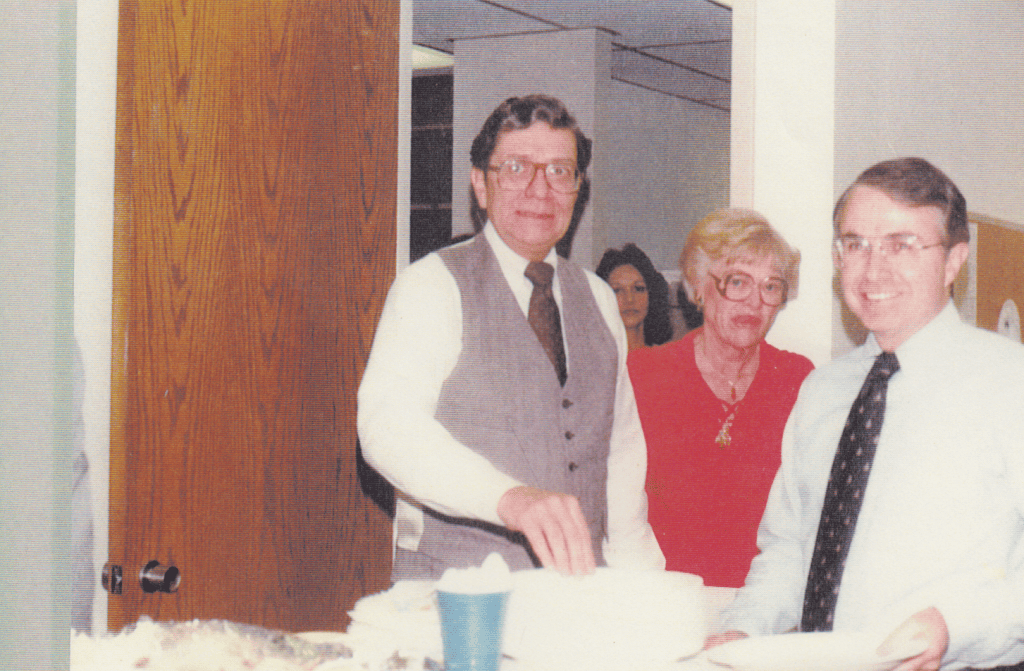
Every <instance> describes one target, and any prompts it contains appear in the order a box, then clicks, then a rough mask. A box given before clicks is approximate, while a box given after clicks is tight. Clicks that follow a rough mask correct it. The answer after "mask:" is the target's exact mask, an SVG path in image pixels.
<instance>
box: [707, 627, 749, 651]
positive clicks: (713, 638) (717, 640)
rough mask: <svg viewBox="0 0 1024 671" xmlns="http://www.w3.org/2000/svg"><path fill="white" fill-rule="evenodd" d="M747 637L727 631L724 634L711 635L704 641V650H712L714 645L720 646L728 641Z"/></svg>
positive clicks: (736, 632)
mask: <svg viewBox="0 0 1024 671" xmlns="http://www.w3.org/2000/svg"><path fill="white" fill-rule="evenodd" d="M746 637H747V635H746V634H744V633H743V632H742V631H727V632H725V633H724V634H711V635H710V636H708V637H707V638H705V639H704V649H705V650H707V649H708V648H713V647H715V646H716V645H722V644H723V643H728V642H730V641H738V640H740V639H741V638H746Z"/></svg>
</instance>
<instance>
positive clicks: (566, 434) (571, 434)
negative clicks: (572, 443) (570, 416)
mask: <svg viewBox="0 0 1024 671" xmlns="http://www.w3.org/2000/svg"><path fill="white" fill-rule="evenodd" d="M575 435H576V434H575V433H573V432H572V431H566V432H565V439H566V440H572V438H573V436H575Z"/></svg>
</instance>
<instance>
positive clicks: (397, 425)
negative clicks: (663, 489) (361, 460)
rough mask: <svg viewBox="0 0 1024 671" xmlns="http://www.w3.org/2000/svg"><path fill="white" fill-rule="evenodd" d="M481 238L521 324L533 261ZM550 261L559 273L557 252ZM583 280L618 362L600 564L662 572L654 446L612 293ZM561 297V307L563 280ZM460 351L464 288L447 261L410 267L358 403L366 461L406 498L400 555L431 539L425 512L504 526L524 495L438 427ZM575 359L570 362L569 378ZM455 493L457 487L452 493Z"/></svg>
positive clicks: (393, 292)
mask: <svg viewBox="0 0 1024 671" xmlns="http://www.w3.org/2000/svg"><path fill="white" fill-rule="evenodd" d="M484 235H485V236H487V241H488V242H489V243H490V245H491V248H492V250H493V251H494V254H495V256H496V257H497V259H498V265H499V266H500V268H501V271H502V274H503V275H504V276H505V279H506V281H507V282H508V284H509V287H510V288H511V289H512V293H513V294H514V295H515V298H516V300H517V302H518V303H519V306H520V308H521V309H522V310H523V314H524V317H525V315H526V314H527V312H528V310H529V301H530V294H531V293H532V291H533V285H532V284H531V283H530V281H529V280H528V279H527V278H526V277H525V276H524V274H523V272H524V271H525V269H526V265H527V263H528V261H527V260H526V259H524V258H522V257H520V256H519V255H518V254H516V253H515V252H513V251H512V250H511V249H510V248H509V247H508V246H507V245H506V244H505V243H504V242H503V241H502V240H501V238H500V237H499V236H498V234H497V232H496V231H495V230H494V227H493V225H491V224H489V223H488V224H487V226H486V227H485V228H484ZM545 260H546V261H547V262H548V263H550V264H552V265H556V264H557V263H558V258H557V255H556V254H555V253H554V251H552V252H551V253H550V254H549V255H548V257H547V259H545ZM587 279H588V281H589V283H590V287H591V290H592V291H593V294H594V297H595V299H596V302H597V305H598V308H599V309H600V311H601V315H602V317H603V318H604V320H605V322H606V323H607V324H608V327H609V329H610V331H611V333H612V334H613V336H614V338H615V342H616V346H617V348H618V351H619V366H618V379H617V381H616V394H615V409H614V413H615V417H614V424H613V427H612V435H611V440H610V453H609V457H608V482H607V500H608V525H607V529H608V537H607V538H606V539H604V541H603V551H604V557H605V560H606V562H607V563H608V565H609V566H620V567H636V568H663V567H664V557H663V555H662V553H661V549H660V548H659V547H658V544H657V541H656V539H655V538H654V534H653V532H652V530H651V528H650V525H649V524H648V523H647V497H646V494H645V493H644V481H645V478H646V474H647V447H646V443H645V441H644V435H643V429H642V428H641V426H640V420H639V417H638V415H637V411H636V402H635V400H634V398H633V388H632V385H631V384H630V382H629V377H628V373H627V371H626V355H627V351H628V350H627V345H626V334H625V329H624V327H623V325H622V321H621V318H620V317H619V311H618V304H617V302H616V299H615V295H614V293H613V292H612V291H611V289H610V287H608V285H607V284H606V283H605V282H604V281H602V280H601V279H600V278H598V277H597V276H596V275H594V274H593V273H590V272H588V273H587ZM553 293H554V296H555V301H556V303H558V305H559V307H561V300H562V297H561V288H560V286H559V282H558V275H557V273H556V274H555V281H554V286H553ZM461 351H462V304H461V295H460V292H459V288H458V285H457V284H456V282H455V279H454V277H452V275H451V273H450V272H449V271H448V269H447V267H446V266H445V265H444V262H443V261H442V260H441V258H440V257H439V256H437V255H435V254H431V255H428V256H426V257H425V258H423V259H420V260H419V261H417V262H416V263H414V264H412V265H410V266H409V267H408V268H406V269H405V270H404V271H403V272H402V273H401V274H400V275H399V276H398V278H397V279H396V280H395V282H394V284H393V285H392V286H391V289H390V291H389V292H388V297H387V300H386V302H385V304H384V311H383V314H382V315H381V319H380V323H379V324H378V326H377V332H376V335H375V337H374V342H373V348H372V350H371V352H370V358H369V361H368V362H367V366H366V371H365V373H364V375H363V380H362V383H361V384H360V387H359V394H358V430H359V438H360V442H361V444H362V449H363V454H364V456H365V458H366V460H367V462H368V463H369V464H370V465H372V466H373V467H374V468H376V469H377V470H378V471H379V472H380V473H381V475H383V476H384V477H385V478H387V479H388V480H389V481H390V482H391V483H392V484H393V485H395V488H396V490H397V491H398V494H399V496H398V501H397V504H396V514H395V530H394V537H395V538H394V540H395V543H396V545H397V546H398V547H402V548H406V549H409V550H415V549H416V547H417V545H418V543H419V537H420V535H421V533H422V528H423V511H422V509H421V507H420V506H428V507H430V508H432V509H434V510H437V511H439V512H442V513H445V514H448V515H453V516H458V517H470V518H476V519H480V520H484V521H487V522H491V523H494V524H501V523H502V522H501V520H500V519H499V518H498V513H497V508H498V501H499V499H500V498H501V496H502V495H503V494H504V493H505V492H506V491H508V490H509V489H511V488H512V487H515V486H519V485H521V484H523V483H521V482H519V481H517V480H515V479H514V478H511V477H509V476H508V475H506V474H504V473H502V472H501V471H499V470H498V469H496V468H495V467H494V466H493V465H492V464H491V463H490V462H489V461H488V460H487V459H485V458H484V457H482V456H480V455H479V454H477V453H476V452H474V451H473V450H472V449H470V448H469V447H467V446H466V445H463V444H461V443H460V442H458V441H456V440H455V439H454V438H453V437H452V436H451V434H450V433H448V431H447V430H446V429H445V428H444V427H443V426H442V425H441V424H440V423H438V422H437V421H436V420H435V419H434V414H435V411H436V409H437V402H438V398H439V395H440V392H441V387H442V385H443V384H444V381H445V379H446V378H447V377H448V376H449V375H450V374H451V372H452V370H453V369H454V368H455V364H456V363H457V361H458V359H459V354H460V352H461ZM571 357H572V352H567V358H568V360H567V367H568V369H569V371H570V374H571V371H572V358H571ZM495 383H496V384H501V381H500V380H496V381H495ZM454 482H458V483H459V486H457V487H453V486H452V483H454Z"/></svg>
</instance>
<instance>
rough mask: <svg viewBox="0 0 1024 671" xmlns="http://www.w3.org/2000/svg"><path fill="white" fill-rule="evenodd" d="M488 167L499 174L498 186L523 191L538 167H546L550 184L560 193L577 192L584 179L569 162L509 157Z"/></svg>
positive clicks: (545, 172)
mask: <svg viewBox="0 0 1024 671" xmlns="http://www.w3.org/2000/svg"><path fill="white" fill-rule="evenodd" d="M487 168H488V170H493V171H494V172H495V173H496V174H497V176H498V186H500V187H501V188H503V189H506V190H508V191H522V190H523V189H525V188H526V187H527V186H529V185H530V182H532V181H533V178H534V176H535V175H536V174H537V169H538V168H543V169H544V177H545V178H546V179H547V181H548V186H549V187H551V189H553V190H554V191H557V192H559V193H576V192H577V191H579V190H580V183H581V182H582V179H583V176H582V175H581V174H580V171H579V170H578V169H577V168H576V166H574V165H573V164H571V163H568V162H556V163H535V162H534V161H529V160H526V159H524V158H509V159H505V160H504V161H502V162H501V163H499V164H498V165H490V166H487Z"/></svg>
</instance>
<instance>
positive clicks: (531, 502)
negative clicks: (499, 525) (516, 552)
mask: <svg viewBox="0 0 1024 671" xmlns="http://www.w3.org/2000/svg"><path fill="white" fill-rule="evenodd" d="M498 517H500V518H501V521H502V522H504V523H505V526H507V527H508V528H509V529H511V530H513V531H519V532H522V533H523V535H524V536H526V540H528V541H529V542H530V547H531V548H533V551H534V553H535V554H536V555H537V558H538V559H540V562H541V564H543V565H544V566H545V567H550V568H553V569H555V570H557V571H558V572H559V573H562V574H565V575H586V574H589V573H593V572H594V567H595V566H596V562H595V560H594V550H593V546H592V545H591V539H590V530H589V529H587V521H586V520H585V519H584V517H583V510H582V509H581V508H580V503H579V501H578V500H577V499H576V497H574V496H570V495H568V494H560V493H558V492H549V491H547V490H544V489H538V488H537V487H528V486H520V487H513V488H512V489H510V490H508V491H507V492H505V493H504V494H503V495H502V497H501V499H500V500H499V501H498Z"/></svg>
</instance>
